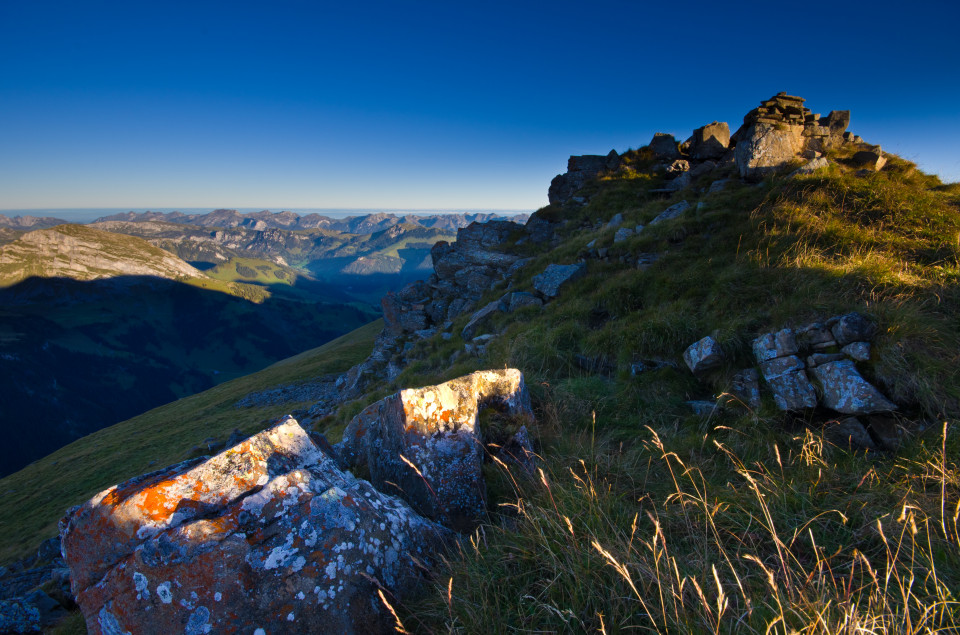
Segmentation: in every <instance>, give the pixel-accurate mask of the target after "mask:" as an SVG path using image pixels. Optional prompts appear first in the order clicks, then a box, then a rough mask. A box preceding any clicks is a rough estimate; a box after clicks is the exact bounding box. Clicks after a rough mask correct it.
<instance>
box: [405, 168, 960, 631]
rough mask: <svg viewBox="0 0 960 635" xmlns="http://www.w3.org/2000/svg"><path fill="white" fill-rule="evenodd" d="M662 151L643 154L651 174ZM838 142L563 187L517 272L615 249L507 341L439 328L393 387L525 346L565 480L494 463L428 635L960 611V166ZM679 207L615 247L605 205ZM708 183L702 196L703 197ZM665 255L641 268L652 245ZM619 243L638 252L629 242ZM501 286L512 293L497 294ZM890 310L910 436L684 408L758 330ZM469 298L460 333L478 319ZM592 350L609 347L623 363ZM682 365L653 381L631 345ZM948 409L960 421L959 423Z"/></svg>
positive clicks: (524, 286) (439, 589) (693, 626)
mask: <svg viewBox="0 0 960 635" xmlns="http://www.w3.org/2000/svg"><path fill="white" fill-rule="evenodd" d="M643 152H644V151H640V152H638V153H636V156H635V157H633V159H632V161H631V163H632V164H633V165H639V166H641V170H642V169H643V162H644V160H645V158H644V154H643ZM848 155H849V153H846V154H845V153H837V154H835V155H834V156H833V157H832V158H833V159H834V165H833V166H831V167H830V168H829V169H828V170H826V171H823V172H820V173H817V174H815V175H812V176H807V177H802V178H797V179H787V178H784V177H783V176H777V177H773V178H771V179H768V180H767V181H766V182H764V183H763V184H761V185H759V186H747V185H742V184H740V183H738V182H737V181H736V180H734V181H733V182H731V183H730V184H729V185H728V187H727V189H725V190H723V191H721V192H720V193H717V194H713V195H706V194H704V193H701V189H703V188H706V187H707V186H709V185H710V182H711V181H713V180H714V179H717V178H721V177H729V176H732V172H733V169H732V167H726V168H720V169H719V170H717V171H716V172H715V173H713V174H709V175H707V176H705V177H702V178H701V179H700V180H699V181H698V182H697V183H695V184H694V188H692V189H691V190H687V191H685V192H681V193H677V194H674V195H672V196H670V197H669V198H667V199H658V198H654V197H653V196H652V195H650V193H649V190H650V189H652V188H655V187H657V179H658V178H659V177H656V176H650V175H644V174H641V173H635V172H632V171H627V172H626V173H622V174H619V175H608V176H607V177H605V178H604V179H602V180H600V181H597V182H594V183H592V184H590V185H588V186H587V188H585V192H584V193H586V194H588V195H589V196H591V197H592V198H591V199H590V203H589V204H588V205H586V206H583V207H579V208H557V207H548V208H545V209H544V210H541V212H538V214H541V215H544V216H548V217H552V219H553V220H555V221H557V222H560V223H561V226H560V229H559V233H560V236H561V240H560V243H559V245H556V246H555V247H553V248H552V249H551V250H550V251H549V252H545V251H540V250H538V249H535V248H533V247H529V246H524V247H523V248H522V249H524V250H526V254H527V255H531V256H533V257H534V261H533V262H532V263H531V264H530V265H529V266H528V267H526V269H525V270H524V271H523V272H522V273H521V275H520V276H519V278H518V279H517V281H516V283H515V286H514V287H513V288H514V289H516V290H529V289H530V288H531V286H532V282H531V280H532V277H533V276H534V275H536V274H538V273H540V271H542V270H543V269H544V268H545V267H546V265H547V264H549V263H552V262H561V263H562V262H573V261H575V260H577V259H578V258H579V257H581V256H582V255H583V254H585V253H586V252H587V247H586V245H587V244H588V243H590V242H591V241H594V240H595V241H596V247H605V248H608V249H609V255H610V261H609V262H602V261H598V260H590V261H588V274H587V276H585V277H584V278H582V279H580V280H578V281H577V282H575V283H573V284H571V285H570V286H569V288H567V289H565V290H564V293H563V294H562V295H561V296H560V297H559V298H558V299H556V300H555V301H553V302H552V303H551V304H550V305H549V308H548V309H546V310H544V311H542V312H538V311H529V312H524V313H523V314H522V315H501V316H499V317H498V318H496V319H495V320H494V321H493V326H492V327H491V328H490V332H497V333H500V337H498V338H497V339H496V340H494V342H493V343H492V344H491V345H490V346H489V348H488V354H487V357H486V359H484V360H482V361H481V360H477V359H476V358H461V359H460V360H459V361H458V362H457V363H456V364H455V368H450V365H451V364H450V361H449V360H450V356H451V354H453V353H455V352H456V350H457V349H458V348H459V347H462V342H460V341H459V340H458V338H457V337H454V338H453V340H450V341H442V340H440V339H439V338H437V339H436V341H426V342H421V343H419V344H417V346H416V347H415V348H414V351H413V352H414V353H415V354H417V353H419V356H420V358H421V359H419V360H418V361H416V362H414V363H413V364H411V365H410V366H409V367H408V368H407V369H406V370H405V371H404V372H403V373H402V374H401V375H400V377H399V378H398V379H397V380H396V381H395V382H394V384H393V385H394V387H397V386H402V385H418V384H423V383H434V381H437V380H440V379H445V378H447V377H448V376H450V375H452V374H454V373H455V372H460V371H469V370H473V369H474V368H478V367H480V366H481V365H482V366H486V367H503V366H511V367H517V368H520V369H521V370H523V371H524V373H525V375H526V378H527V383H528V385H529V386H531V389H532V391H533V394H534V402H535V407H536V409H537V414H538V424H537V434H538V435H539V441H540V444H541V445H540V452H541V454H542V456H543V457H544V464H543V467H544V478H543V479H540V478H534V479H523V478H521V476H520V475H518V474H516V473H512V474H507V473H505V472H503V470H502V468H500V467H499V466H491V469H490V473H489V474H488V478H489V479H490V490H491V492H493V493H495V496H496V497H495V498H494V499H493V500H492V501H491V512H492V515H491V518H490V522H489V524H487V525H484V526H483V527H482V528H481V530H480V531H479V532H478V533H477V534H476V535H475V536H473V537H472V538H471V539H470V541H469V543H468V545H467V546H466V547H465V548H464V549H463V550H462V551H459V552H457V553H455V554H453V555H451V556H450V559H449V561H448V563H447V567H446V568H445V569H444V570H442V571H440V572H439V573H438V574H437V582H436V588H435V589H433V591H432V592H431V593H429V594H428V596H427V597H426V598H424V599H423V600H421V601H420V602H415V603H411V604H410V605H409V606H406V607H400V608H401V618H402V619H403V621H404V624H405V625H406V627H407V628H408V629H411V630H415V631H424V632H440V631H446V632H465V633H471V632H506V631H514V630H516V631H523V632H527V631H545V632H582V631H599V632H620V631H626V630H641V631H648V632H691V631H693V632H726V633H729V632H757V633H765V632H778V633H789V632H805V633H834V632H850V633H853V632H858V629H862V630H872V631H873V632H878V631H886V632H917V631H924V630H937V629H946V630H949V629H951V628H954V629H956V628H957V627H958V625H960V598H958V597H956V595H955V589H956V588H957V581H958V580H960V548H958V545H960V533H958V528H957V523H958V513H960V468H958V466H957V459H956V457H957V455H958V451H960V443H958V436H960V435H958V433H957V423H958V422H960V381H958V372H960V371H958V370H957V369H958V368H960V323H958V321H957V316H958V315H960V285H958V284H957V282H958V279H957V276H958V275H960V270H958V266H960V259H958V256H960V249H958V243H957V237H958V232H960V205H958V203H960V186H958V185H943V184H941V183H940V182H939V181H938V180H937V179H936V178H935V177H930V176H927V175H924V174H922V173H920V172H919V171H917V170H916V169H915V167H914V166H913V165H912V164H910V163H908V162H906V161H903V160H900V159H897V158H895V157H894V158H891V160H890V163H889V165H888V167H887V168H886V169H884V170H883V171H881V172H879V173H876V174H869V175H862V174H857V172H856V171H855V169H854V168H853V167H852V166H848V165H847V164H846V157H847V156H848ZM679 200H688V201H689V202H690V203H691V204H692V206H693V208H692V209H691V210H690V211H688V212H687V213H686V215H685V216H683V217H682V218H679V219H676V220H673V221H669V222H665V223H662V224H660V225H657V226H654V227H647V228H646V229H644V230H643V231H642V232H641V233H640V234H639V235H637V236H635V237H632V238H630V239H628V240H627V241H624V242H622V243H618V244H614V243H613V233H614V229H612V228H610V229H608V228H606V226H605V224H606V222H607V221H608V220H609V219H610V218H611V217H613V216H614V215H615V214H617V213H622V214H623V215H624V217H625V223H624V225H625V226H627V227H632V226H633V225H635V224H647V223H649V221H650V220H651V219H652V218H653V217H654V216H656V215H657V214H658V213H659V212H661V211H662V210H663V209H665V208H666V207H667V206H669V205H672V204H674V203H676V202H678V201H679ZM697 203H702V206H699V209H697V207H698V206H697ZM650 252H653V253H657V254H659V255H660V259H659V260H658V261H657V262H656V263H655V264H654V265H653V266H651V267H650V268H649V269H647V270H645V271H638V270H637V269H635V268H634V267H633V266H632V265H631V264H629V259H630V258H635V257H636V255H637V254H641V253H650ZM621 257H623V258H624V259H628V262H622V261H621ZM504 291H505V289H504V288H496V289H492V290H491V291H490V292H488V294H487V295H486V296H485V297H484V298H483V299H481V300H480V302H478V306H482V305H483V304H484V303H485V302H487V301H490V300H493V299H494V298H496V297H498V296H499V295H500V294H502V293H503V292H504ZM852 310H856V311H860V312H863V313H866V314H868V315H871V316H873V317H874V318H875V319H876V320H877V322H878V323H879V325H880V327H881V331H880V333H879V334H878V336H877V338H876V341H875V342H874V347H873V355H872V359H871V361H870V362H868V363H866V364H863V365H861V370H862V372H863V373H864V375H865V376H866V377H867V378H868V379H869V380H871V381H873V382H875V383H876V384H877V385H878V386H879V387H881V389H882V390H883V391H884V392H885V393H886V394H888V395H890V396H891V397H893V398H894V399H895V400H896V401H897V403H898V404H900V406H901V411H900V422H901V424H903V426H904V427H905V429H906V431H907V437H906V441H905V445H904V448H903V449H902V450H901V452H900V453H899V454H898V455H897V456H895V457H894V456H891V455H887V454H884V453H882V452H881V453H876V452H874V453H870V454H867V455H865V454H864V453H863V452H860V453H858V454H851V453H849V452H847V451H844V450H843V449H841V448H837V447H834V446H832V445H831V444H830V443H829V442H828V441H827V440H825V439H824V437H823V434H822V432H821V427H822V426H823V424H824V423H825V422H826V421H827V420H828V419H829V418H830V417H829V416H828V415H827V413H824V412H817V413H812V414H810V415H806V416H804V417H794V416H789V415H785V414H783V413H780V412H779V411H777V410H776V408H775V407H774V406H773V404H772V402H771V401H770V400H769V399H768V400H767V401H765V403H764V405H763V406H762V407H761V408H760V409H758V410H757V411H748V410H746V409H743V408H738V407H731V408H729V409H727V410H726V411H723V412H717V413H715V414H714V415H713V416H712V417H711V418H710V419H708V420H703V419H701V418H699V417H696V416H694V415H693V414H692V413H691V411H690V409H689V407H688V406H686V404H685V403H684V402H685V401H687V400H690V399H713V398H715V397H716V396H718V395H721V394H723V393H725V392H726V391H728V390H729V386H730V379H731V377H732V375H733V373H734V372H736V371H737V370H738V369H740V368H745V367H747V366H751V365H753V360H752V355H751V351H750V342H751V340H752V339H753V338H754V337H756V336H757V335H758V334H759V333H762V332H765V331H768V330H772V329H778V328H782V327H784V326H799V325H802V324H805V323H808V322H810V321H814V320H818V319H825V318H828V317H830V316H833V315H838V314H842V313H845V312H848V311H852ZM465 321H466V318H459V319H458V320H456V321H455V323H454V328H453V329H452V330H453V332H454V333H458V331H459V328H461V327H462V326H463V324H464V323H465ZM708 334H712V335H714V336H715V337H716V338H717V339H718V341H719V342H720V343H721V346H722V347H723V349H724V351H725V353H726V355H727V358H728V361H727V365H726V366H725V367H724V368H723V369H721V370H720V371H718V372H716V373H714V374H713V375H712V376H710V377H707V378H705V379H704V381H698V380H697V379H696V378H694V377H693V376H692V375H691V374H690V373H689V372H687V370H686V367H685V366H684V364H683V362H682V359H681V354H682V352H683V350H684V349H685V348H686V347H687V346H688V345H689V344H691V343H692V342H694V341H696V340H698V339H700V338H701V337H703V336H704V335H708ZM576 355H587V356H602V357H604V358H605V359H607V360H609V361H611V362H612V363H614V364H615V366H616V369H617V370H616V371H615V372H614V374H613V375H612V376H609V377H603V376H599V375H591V374H590V373H588V372H587V371H584V370H581V369H580V368H579V367H578V366H577V364H576V363H575V356H576ZM644 358H654V359H662V360H666V361H669V362H673V363H675V364H676V365H677V368H676V369H672V368H665V369H662V370H659V371H656V372H652V373H644V374H642V375H640V376H639V377H632V376H630V374H629V371H628V369H629V365H630V363H631V362H632V361H635V360H637V359H644ZM944 421H946V422H948V424H947V428H946V432H947V434H946V436H944V430H945V429H944V427H943V423H944Z"/></svg>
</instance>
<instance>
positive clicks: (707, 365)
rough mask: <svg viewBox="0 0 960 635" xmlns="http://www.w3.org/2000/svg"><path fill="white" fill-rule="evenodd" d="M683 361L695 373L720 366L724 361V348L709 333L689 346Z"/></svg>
mask: <svg viewBox="0 0 960 635" xmlns="http://www.w3.org/2000/svg"><path fill="white" fill-rule="evenodd" d="M683 361H684V362H686V364H687V367H688V368H689V369H690V371H691V372H693V373H694V374H699V373H703V372H706V371H709V370H713V369H714V368H718V367H719V366H720V365H721V364H722V363H723V350H721V348H720V344H719V343H717V340H715V339H713V338H712V337H710V336H709V335H708V336H706V337H705V338H703V339H701V340H700V341H698V342H695V343H694V344H691V345H690V346H689V347H687V350H685V351H684V352H683Z"/></svg>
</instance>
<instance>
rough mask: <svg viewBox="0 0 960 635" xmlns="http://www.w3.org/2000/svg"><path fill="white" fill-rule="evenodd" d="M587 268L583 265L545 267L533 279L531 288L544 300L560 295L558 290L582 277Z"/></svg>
mask: <svg viewBox="0 0 960 635" xmlns="http://www.w3.org/2000/svg"><path fill="white" fill-rule="evenodd" d="M586 273H587V266H586V265H585V264H583V263H579V264H573V265H547V268H546V269H544V271H543V273H541V274H539V275H536V276H534V277H533V288H534V289H536V290H537V291H539V292H540V293H541V294H542V295H543V296H544V297H546V298H555V297H557V296H558V295H560V289H561V288H563V287H564V286H565V285H566V284H567V283H569V282H572V281H573V280H576V279H577V278H580V277H582V276H584V275H585V274H586Z"/></svg>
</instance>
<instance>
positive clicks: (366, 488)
mask: <svg viewBox="0 0 960 635" xmlns="http://www.w3.org/2000/svg"><path fill="white" fill-rule="evenodd" d="M447 533H448V532H447V530H445V529H443V528H442V527H440V526H438V525H436V524H435V523H433V522H430V521H428V520H425V519H423V518H422V517H420V516H418V515H417V514H416V513H414V512H413V511H412V510H411V509H410V507H409V506H408V505H407V504H406V503H404V502H403V501H402V500H400V499H398V498H395V497H393V496H388V495H384V494H381V493H380V492H378V491H377V490H376V489H374V488H373V487H372V486H371V485H370V484H369V483H368V482H366V481H363V480H359V479H356V478H354V477H353V476H352V475H351V474H349V473H345V472H342V471H341V470H340V469H339V468H338V467H337V466H336V464H335V462H334V460H333V459H332V458H330V457H329V456H327V455H325V454H324V453H323V452H321V451H320V449H319V448H318V447H317V446H316V445H315V444H314V443H313V441H312V440H311V439H310V437H309V436H308V435H307V433H306V432H304V430H303V429H302V428H301V427H300V426H299V424H298V423H297V422H296V421H295V420H294V419H292V418H288V419H286V420H284V421H283V422H282V423H280V424H279V425H277V426H275V427H273V428H270V429H268V430H265V431H264V432H261V433H259V434H257V435H255V436H253V437H250V438H249V439H247V440H246V441H244V442H242V443H240V444H239V445H236V446H235V447H233V448H230V449H229V450H226V451H225V452H223V453H221V454H219V455H217V456H215V457H212V458H208V459H206V460H204V459H200V460H196V461H191V462H186V463H180V464H178V465H174V466H172V467H169V468H167V469H166V470H162V471H160V472H156V473H153V474H149V475H146V476H141V477H138V478H135V479H132V480H130V481H127V482H126V483H123V484H121V485H118V486H115V487H111V488H110V489H107V490H105V491H103V492H101V493H100V494H98V495H97V496H95V497H93V498H92V499H91V500H89V501H88V502H86V503H84V504H83V505H81V506H79V507H77V508H74V509H73V510H71V511H70V512H69V513H68V514H67V516H66V518H64V520H63V521H62V522H61V537H62V542H63V553H64V558H65V559H66V561H67V564H68V565H69V566H70V570H71V578H72V585H73V591H74V593H75V595H76V597H77V601H78V603H79V604H80V607H81V609H82V610H83V614H84V616H85V618H86V622H87V629H88V630H89V631H90V632H91V633H105V634H115V633H144V632H150V633H181V632H183V633H207V632H215V633H239V632H242V633H253V632H257V629H260V628H262V629H263V632H269V633H278V632H317V633H369V632H390V631H391V630H392V629H391V626H390V625H391V623H392V618H391V617H390V615H389V613H388V612H387V610H386V608H385V607H384V605H383V604H382V602H381V600H380V599H379V596H378V594H377V588H378V586H379V587H382V588H383V589H385V590H386V591H388V592H389V593H390V594H392V595H394V596H398V597H402V596H403V595H404V594H405V593H407V592H408V591H409V590H410V589H411V588H412V587H413V586H414V585H415V584H416V583H417V581H418V579H419V576H420V572H421V571H422V567H429V566H431V565H432V564H433V563H434V562H435V559H436V557H437V554H438V553H439V552H440V550H441V547H442V544H443V542H444V540H445V537H446V535H447Z"/></svg>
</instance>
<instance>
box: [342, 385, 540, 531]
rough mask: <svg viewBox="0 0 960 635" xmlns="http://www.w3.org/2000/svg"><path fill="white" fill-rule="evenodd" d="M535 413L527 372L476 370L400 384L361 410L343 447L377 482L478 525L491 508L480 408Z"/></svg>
mask: <svg viewBox="0 0 960 635" xmlns="http://www.w3.org/2000/svg"><path fill="white" fill-rule="evenodd" d="M485 407H491V408H494V409H497V410H500V411H503V412H504V413H505V414H507V415H511V416H517V417H531V416H532V411H531V409H530V396H529V394H528V393H527V388H526V386H525V384H524V382H523V373H521V372H520V371H518V370H516V369H504V370H485V371H477V372H475V373H472V374H470V375H466V376H464V377H460V378H458V379H454V380H451V381H448V382H446V383H443V384H440V385H437V386H427V387H425V388H411V389H407V390H401V391H399V392H397V393H394V394H392V395H390V396H388V397H386V398H384V399H381V400H380V401H378V402H376V403H375V404H372V405H371V406H369V407H368V408H367V409H365V410H364V411H363V412H361V413H360V415H358V416H357V417H355V418H354V419H353V420H352V421H351V422H350V424H349V425H348V426H347V429H346V430H345V431H344V434H343V441H342V442H341V443H340V444H339V445H338V446H337V450H338V452H339V453H340V454H341V456H343V457H344V459H345V460H348V461H349V462H350V463H351V464H352V465H366V466H367V467H368V468H369V470H370V477H371V481H372V482H373V483H374V485H376V486H377V487H378V488H380V489H381V490H383V491H389V492H396V493H397V494H398V495H400V496H402V497H403V498H404V499H405V500H407V501H408V502H409V503H410V504H411V505H413V507H414V508H415V509H416V510H417V511H419V512H420V513H422V514H424V515H425V516H427V517H429V518H433V519H435V520H437V521H439V522H440V523H442V524H444V525H446V526H447V527H451V528H453V529H457V530H469V529H472V528H473V527H474V526H475V525H476V523H477V522H478V521H479V520H480V518H482V516H483V515H484V514H485V512H486V485H485V483H484V479H483V474H482V471H481V468H482V467H483V443H482V439H481V434H480V428H479V415H480V411H481V409H482V408H485Z"/></svg>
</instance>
